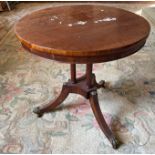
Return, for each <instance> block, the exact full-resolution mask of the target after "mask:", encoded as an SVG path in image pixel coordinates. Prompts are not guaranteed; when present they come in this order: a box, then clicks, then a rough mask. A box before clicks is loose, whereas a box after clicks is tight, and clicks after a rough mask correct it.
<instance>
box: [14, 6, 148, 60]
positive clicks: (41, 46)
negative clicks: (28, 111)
mask: <svg viewBox="0 0 155 155" xmlns="http://www.w3.org/2000/svg"><path fill="white" fill-rule="evenodd" d="M149 32H150V26H149V24H148V22H147V21H146V20H145V19H144V18H143V17H141V16H139V15H136V14H134V13H131V12H128V11H125V10H122V9H118V8H113V7H107V6H103V5H70V6H59V7H51V8H47V9H43V10H39V11H35V12H33V13H31V14H28V15H27V16H25V17H23V18H22V19H20V20H19V21H18V22H17V24H16V25H15V33H16V36H17V37H18V39H19V40H20V42H21V43H22V45H23V46H24V47H25V48H26V49H28V50H29V51H30V52H32V53H34V54H37V55H40V56H43V57H46V58H49V59H54V60H58V61H63V62H68V63H94V62H105V61H110V60H115V59H119V58H122V57H125V56H128V55H130V54H133V53H135V52H136V51H138V50H139V49H140V48H141V47H143V45H144V44H145V42H146V39H147V37H148V35H149Z"/></svg>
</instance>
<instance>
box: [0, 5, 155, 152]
mask: <svg viewBox="0 0 155 155" xmlns="http://www.w3.org/2000/svg"><path fill="white" fill-rule="evenodd" d="M56 5H67V4H66V3H65V4H55V3H21V4H19V5H17V6H16V8H15V9H14V10H12V11H11V12H4V13H0V28H1V29H0V153H154V152H155V147H154V146H155V26H154V25H153V24H151V23H150V24H151V34H150V36H149V39H148V41H147V43H146V45H145V47H144V48H143V49H141V50H140V51H139V52H137V53H136V54H134V55H132V56H129V57H126V58H123V59H120V60H117V61H111V62H108V63H105V64H103V63H101V64H95V65H94V72H95V73H96V76H97V80H101V79H105V80H106V81H108V82H110V86H109V88H108V89H105V90H99V91H98V95H99V101H100V106H101V108H102V112H103V114H104V116H105V118H106V121H107V123H108V124H109V125H110V127H111V129H112V130H113V132H114V133H115V134H116V135H117V136H118V137H119V139H120V140H121V141H122V142H123V144H122V145H121V146H120V148H119V149H118V150H113V149H112V147H111V145H110V143H109V142H108V140H107V139H106V138H105V136H104V134H103V133H102V132H101V130H100V128H99V126H98V125H97V123H96V120H95V119H94V116H93V113H92V111H91V109H90V106H89V102H88V101H87V100H85V99H83V98H82V97H81V96H79V95H74V94H73V95H70V96H69V97H68V98H67V100H65V102H64V103H63V105H62V106H61V108H59V110H58V111H56V112H53V113H48V114H45V115H44V116H43V117H42V118H37V117H36V115H35V114H33V113H32V110H33V107H35V106H37V105H41V104H45V103H48V102H49V101H50V100H52V99H54V97H55V96H57V95H58V94H59V91H60V88H61V85H62V83H63V82H65V81H66V80H67V79H68V78H69V65H67V64H63V63H58V62H55V61H51V60H47V59H44V58H41V57H38V56H35V55H32V54H30V53H28V52H26V51H24V50H23V49H22V47H21V46H20V44H19V42H18V41H17V39H16V37H15V35H14V31H13V25H14V24H15V22H16V21H17V20H18V19H20V18H21V17H22V16H24V15H25V14H27V13H30V12H31V11H33V10H37V9H41V8H45V7H49V6H56ZM105 5H111V6H116V7H120V8H124V9H127V10H130V11H133V12H139V11H140V9H142V8H144V7H146V6H149V5H151V4H146V3H142V4H141V3H140V2H139V3H134V4H132V3H127V4H125V3H117V4H112V3H106V4H105ZM84 71H85V66H84V65H78V75H79V76H80V75H81V74H82V73H83V72H84Z"/></svg>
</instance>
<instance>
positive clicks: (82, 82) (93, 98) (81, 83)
mask: <svg viewBox="0 0 155 155" xmlns="http://www.w3.org/2000/svg"><path fill="white" fill-rule="evenodd" d="M92 67H93V65H92V64H87V68H86V74H85V75H84V76H82V77H80V78H76V65H75V64H71V80H69V81H68V82H66V83H65V84H64V85H63V87H62V91H61V93H60V95H59V96H58V98H56V99H55V100H54V101H52V102H50V103H49V104H47V105H44V106H40V107H36V108H35V109H34V111H33V112H34V113H36V114H37V115H38V116H39V117H41V116H42V115H43V113H44V112H49V111H51V110H54V109H55V108H56V107H57V106H59V105H60V104H61V103H62V102H63V101H64V100H65V98H66V97H67V96H68V94H69V93H76V94H80V95H82V96H84V97H85V98H87V99H89V101H90V105H91V108H92V110H93V113H94V115H95V117H96V120H97V122H98V124H99V126H100V128H101V129H102V131H103V133H104V134H105V136H106V137H107V138H108V139H109V141H110V142H111V144H112V146H113V148H115V149H116V148H117V147H118V141H117V140H116V139H115V137H114V135H113V133H112V131H111V130H110V128H109V127H108V125H107V123H106V121H105V119H104V117H103V115H102V112H101V109H100V106H99V103H98V96H97V89H98V88H101V87H104V86H105V81H101V82H100V83H97V81H96V78H95V74H93V73H92Z"/></svg>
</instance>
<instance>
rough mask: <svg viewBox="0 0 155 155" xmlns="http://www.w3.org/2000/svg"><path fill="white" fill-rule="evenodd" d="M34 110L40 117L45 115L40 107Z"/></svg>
mask: <svg viewBox="0 0 155 155" xmlns="http://www.w3.org/2000/svg"><path fill="white" fill-rule="evenodd" d="M33 112H34V113H35V114H37V116H38V117H42V116H43V113H42V112H41V110H40V108H39V107H36V108H34V109H33Z"/></svg>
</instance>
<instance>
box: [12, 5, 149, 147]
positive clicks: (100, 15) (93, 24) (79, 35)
mask: <svg viewBox="0 0 155 155" xmlns="http://www.w3.org/2000/svg"><path fill="white" fill-rule="evenodd" d="M149 32H150V26H149V24H148V22H147V21H146V20H145V19H144V18H142V17H141V16H138V15H136V14H134V13H131V12H128V11H125V10H122V9H118V8H114V7H107V6H103V5H95V4H92V5H84V4H83V5H69V6H59V7H52V8H46V9H43V10H39V11H35V12H33V13H30V14H28V15H26V16H25V17H23V18H22V19H20V20H19V21H18V22H17V24H16V25H15V33H16V36H17V37H18V39H19V41H20V42H21V44H22V45H23V47H24V48H25V49H27V50H28V51H29V52H31V53H34V54H37V55H39V56H41V57H45V58H49V59H53V60H57V61H61V62H65V63H69V64H70V66H71V79H69V80H68V82H65V83H64V84H63V87H62V91H61V93H60V95H59V96H58V98H56V99H55V100H54V101H52V102H50V103H49V104H47V105H43V106H39V107H36V108H35V109H34V113H36V114H37V115H38V116H42V114H43V113H44V112H49V111H51V110H54V109H55V108H56V107H57V106H59V105H60V104H61V103H62V102H63V101H64V100H65V98H66V97H67V96H68V95H69V93H77V94H80V95H82V96H84V97H85V98H87V99H89V100H90V105H91V108H92V110H93V113H94V115H95V117H96V120H97V122H98V124H99V126H100V128H101V129H102V131H103V132H104V134H105V136H106V137H107V138H108V139H109V141H110V142H111V144H112V146H113V148H117V146H118V144H119V143H118V140H116V138H115V136H114V134H113V133H112V131H111V130H110V128H109V127H108V125H107V124H106V121H105V119H104V117H103V115H102V112H101V109H100V106H99V103H98V96H97V89H98V88H101V87H103V88H104V87H105V81H101V82H99V83H97V81H96V78H95V74H93V73H92V66H93V63H101V62H107V61H111V60H116V59H119V58H123V57H126V56H129V55H131V54H133V53H135V52H137V51H138V50H139V49H140V48H142V47H143V46H144V44H145V42H146V39H147V37H148V35H149ZM78 63H79V64H86V74H84V75H83V76H82V77H80V78H77V77H76V64H78Z"/></svg>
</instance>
